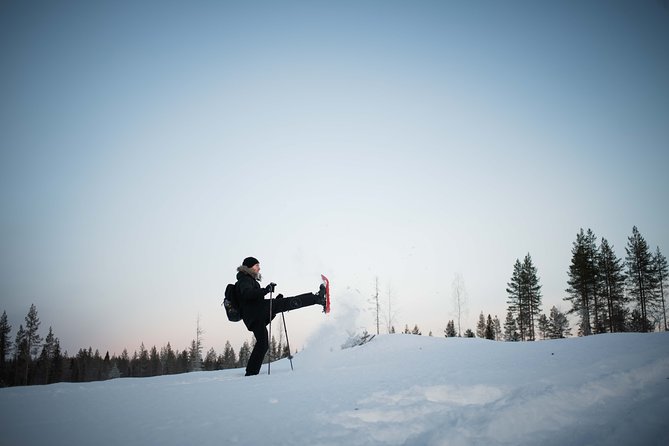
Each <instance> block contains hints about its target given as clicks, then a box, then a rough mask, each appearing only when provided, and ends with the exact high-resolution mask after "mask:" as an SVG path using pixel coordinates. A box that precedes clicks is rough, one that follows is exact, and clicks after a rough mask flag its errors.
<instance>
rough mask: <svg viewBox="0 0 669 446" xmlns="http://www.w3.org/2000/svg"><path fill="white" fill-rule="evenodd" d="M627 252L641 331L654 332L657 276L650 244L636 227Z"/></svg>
mask: <svg viewBox="0 0 669 446" xmlns="http://www.w3.org/2000/svg"><path fill="white" fill-rule="evenodd" d="M625 250H626V251H627V257H626V259H625V261H626V264H627V280H628V287H629V293H630V295H631V296H632V297H633V298H634V299H635V300H636V303H637V308H638V310H639V313H640V317H641V331H642V332H648V331H651V330H652V327H651V324H650V321H649V316H650V313H651V310H652V305H653V303H655V299H654V296H653V291H654V289H655V278H656V276H655V274H654V271H653V262H652V260H653V259H652V255H651V253H650V251H649V249H648V244H647V243H646V240H644V238H643V237H642V236H641V234H640V233H639V230H638V229H637V227H636V226H634V227H633V228H632V236H631V237H629V238H628V244H627V247H626V248H625Z"/></svg>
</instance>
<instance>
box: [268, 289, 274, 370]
mask: <svg viewBox="0 0 669 446" xmlns="http://www.w3.org/2000/svg"><path fill="white" fill-rule="evenodd" d="M272 294H274V291H270V292H269V334H268V335H267V345H268V346H269V348H268V350H267V374H268V375H269V374H270V373H271V371H272Z"/></svg>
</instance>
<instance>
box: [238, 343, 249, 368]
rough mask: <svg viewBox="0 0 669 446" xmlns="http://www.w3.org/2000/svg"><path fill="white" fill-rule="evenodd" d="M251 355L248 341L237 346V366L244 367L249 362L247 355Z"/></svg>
mask: <svg viewBox="0 0 669 446" xmlns="http://www.w3.org/2000/svg"><path fill="white" fill-rule="evenodd" d="M250 356H251V346H250V345H249V342H248V341H244V343H243V344H242V346H241V347H240V348H239V357H238V363H237V364H238V366H239V367H246V364H248V362H249V357H250Z"/></svg>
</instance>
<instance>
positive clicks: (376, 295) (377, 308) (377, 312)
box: [374, 276, 381, 335]
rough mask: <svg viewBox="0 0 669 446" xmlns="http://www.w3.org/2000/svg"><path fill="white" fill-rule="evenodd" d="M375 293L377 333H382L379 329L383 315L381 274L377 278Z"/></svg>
mask: <svg viewBox="0 0 669 446" xmlns="http://www.w3.org/2000/svg"><path fill="white" fill-rule="evenodd" d="M374 288H375V293H374V306H375V307H376V308H375V311H376V334H377V335H378V334H380V331H379V318H380V316H381V304H380V303H379V276H376V280H375V287H374Z"/></svg>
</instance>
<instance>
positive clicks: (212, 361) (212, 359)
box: [204, 347, 218, 372]
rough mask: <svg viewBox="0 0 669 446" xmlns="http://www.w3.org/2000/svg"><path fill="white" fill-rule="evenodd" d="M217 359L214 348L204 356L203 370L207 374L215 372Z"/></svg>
mask: <svg viewBox="0 0 669 446" xmlns="http://www.w3.org/2000/svg"><path fill="white" fill-rule="evenodd" d="M217 362H218V358H217V357H216V351H215V350H214V347H212V348H210V349H209V351H208V352H207V354H206V355H205V356H204V369H205V370H206V371H208V372H211V371H212V370H216V363H217Z"/></svg>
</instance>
